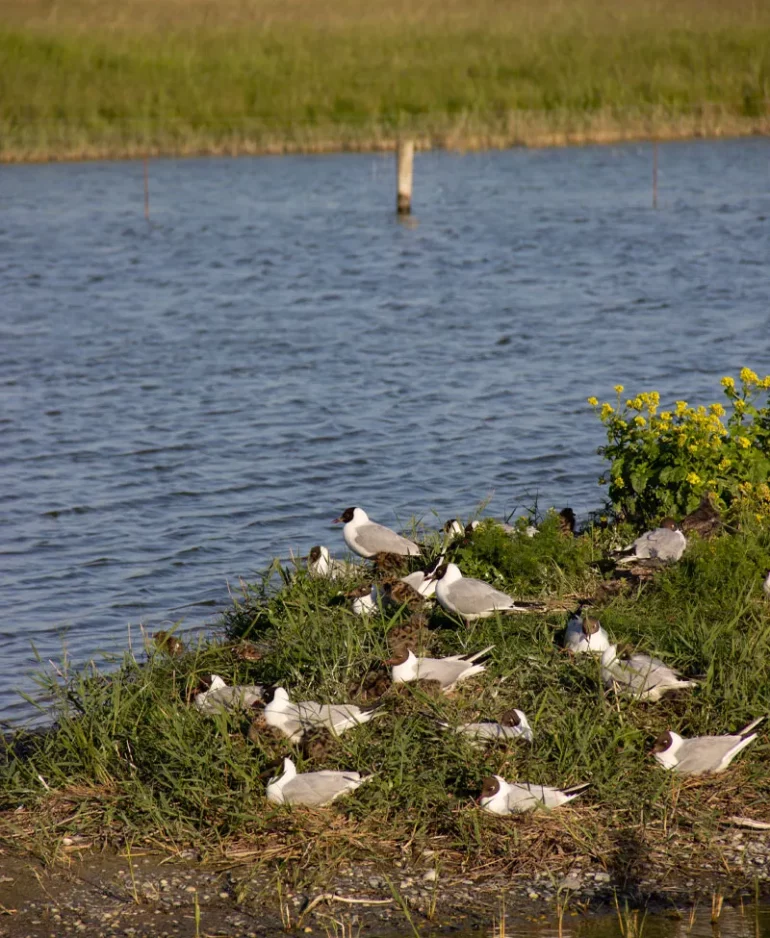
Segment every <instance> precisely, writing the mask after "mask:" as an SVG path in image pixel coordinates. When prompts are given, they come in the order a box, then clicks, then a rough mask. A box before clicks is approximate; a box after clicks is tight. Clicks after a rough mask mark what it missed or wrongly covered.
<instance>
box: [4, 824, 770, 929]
mask: <svg viewBox="0 0 770 938" xmlns="http://www.w3.org/2000/svg"><path fill="white" fill-rule="evenodd" d="M690 846H691V847H697V845H696V844H691V845H690ZM698 853H699V859H698V861H697V863H696V862H694V858H695V857H696V855H697V854H698ZM80 854H81V851H79V850H78V844H77V843H73V842H72V841H70V842H66V839H65V842H64V844H63V859H62V861H61V862H59V863H57V864H54V865H51V866H48V867H46V866H44V865H43V864H41V863H40V862H39V861H38V860H37V859H35V858H34V857H33V856H31V855H26V856H22V855H12V854H10V853H8V852H5V853H4V855H3V856H2V857H0V913H1V914H0V936H8V938H21V936H30V938H38V936H41V938H42V936H46V938H47V936H52V935H55V936H58V935H83V936H100V938H116V936H129V938H143V936H147V938H150V936H160V938H163V936H168V938H171V936H175V938H176V936H179V938H186V936H195V935H197V934H208V935H218V936H248V938H261V936H263V935H273V934H276V933H277V932H283V931H287V930H290V931H291V930H296V931H298V932H303V933H311V932H315V933H317V934H325V933H327V932H328V931H329V925H330V923H332V922H334V921H335V920H336V921H337V922H339V921H344V922H346V923H349V924H350V925H351V926H352V927H354V928H356V929H358V930H359V931H360V932H361V933H366V934H372V935H388V934H396V933H398V934H403V933H404V929H405V928H408V929H410V930H411V927H410V919H411V923H412V924H413V925H414V927H416V928H417V929H420V928H430V929H431V931H441V930H442V929H451V930H453V931H456V930H457V929H462V930H463V931H473V930H475V929H479V928H487V929H488V927H489V926H490V925H491V923H492V922H493V921H494V920H495V919H499V917H500V915H501V911H502V910H503V909H504V910H505V914H506V915H507V916H508V917H514V918H515V917H517V916H525V917H531V916H532V915H537V916H539V917H543V916H545V917H546V919H549V918H553V920H554V921H556V918H557V915H558V910H559V907H560V906H561V908H562V909H563V910H564V911H565V912H567V913H570V914H572V913H575V912H578V913H600V912H602V911H604V912H608V911H611V910H613V909H614V905H615V901H616V897H617V898H618V899H620V900H621V901H627V902H628V903H629V904H630V905H632V906H634V907H642V908H646V909H647V910H648V911H660V912H671V911H672V910H675V909H680V910H681V909H685V908H691V907H692V906H693V904H694V903H696V902H699V901H700V902H704V901H705V902H706V903H708V902H711V901H712V897H713V896H715V895H716V896H720V897H724V899H725V900H726V903H727V906H728V907H729V904H730V903H738V902H741V903H742V902H743V901H744V900H745V901H747V902H752V901H754V900H755V899H758V898H760V897H766V896H767V895H770V832H767V831H753V830H740V829H736V828H730V829H728V830H725V831H724V832H722V833H720V835H719V836H718V837H715V838H713V839H712V840H711V841H710V842H709V843H703V844H701V845H700V850H699V851H697V850H696V851H695V852H693V853H692V854H691V857H690V860H689V862H687V861H686V860H684V861H683V863H682V864H681V865H680V866H679V868H678V874H677V875H676V876H672V875H671V869H670V864H669V863H666V864H656V862H655V857H654V855H653V856H650V857H647V858H645V859H644V860H642V859H641V858H639V860H638V862H637V863H634V862H633V858H629V863H628V865H627V866H626V868H625V869H624V870H621V869H616V870H613V871H610V870H608V869H604V868H603V867H602V865H601V864H600V863H598V862H597V861H596V859H590V858H585V859H584V860H583V861H579V860H576V859H575V858H574V857H573V858H570V860H569V861H568V862H567V863H566V864H565V865H564V866H560V865H559V862H558V861H559V858H558V857H555V858H554V860H555V863H554V868H553V869H552V870H548V871H543V872H542V873H536V874H535V875H531V874H527V875H517V874H516V871H515V870H514V871H510V872H498V873H494V874H492V875H488V876H485V875H484V874H483V872H482V873H478V872H477V873H475V874H463V873H462V872H453V871H445V870H443V869H442V866H441V862H440V857H437V856H436V854H435V852H434V851H430V850H428V851H424V852H423V853H422V854H421V855H420V856H419V857H417V858H416V859H409V860H404V861H396V862H395V863H394V864H393V865H392V866H391V867H390V868H388V869H385V868H384V867H383V865H382V864H370V863H355V864H351V865H350V867H349V868H348V869H346V870H342V871H340V872H338V873H337V874H336V875H335V876H334V877H333V878H331V879H329V880H328V881H326V882H324V883H323V885H318V884H315V885H298V886H296V887H293V888H292V887H291V886H290V885H287V884H286V877H287V876H294V877H295V878H296V879H297V880H298V879H299V877H300V876H301V875H302V871H301V870H299V869H294V870H291V869H287V868H284V870H283V875H284V877H285V879H284V882H283V885H281V886H280V887H279V885H278V880H277V878H276V875H275V874H274V873H270V872H265V870H264V869H261V870H259V871H256V872H255V869H254V868H253V867H250V866H249V865H244V864H239V865H236V866H231V867H230V868H228V869H222V868H211V867H205V866H203V865H201V864H200V863H199V862H197V860H196V858H195V857H194V856H193V854H192V853H190V854H189V855H188V856H187V857H186V858H183V859H179V858H176V859H174V860H169V859H167V858H163V857H162V856H159V855H156V854H133V855H132V856H131V858H130V860H129V858H128V857H127V856H125V855H120V856H118V855H115V854H95V853H93V852H91V851H88V852H86V853H85V855H80Z"/></svg>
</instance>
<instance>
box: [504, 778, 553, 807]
mask: <svg viewBox="0 0 770 938" xmlns="http://www.w3.org/2000/svg"><path fill="white" fill-rule="evenodd" d="M549 791H550V789H549V788H545V787H544V786H543V785H530V784H528V783H521V784H517V785H511V786H510V788H509V789H508V810H509V811H511V812H512V813H514V814H521V813H522V812H524V811H531V810H532V809H533V808H536V807H537V806H538V805H540V804H545V803H546V802H545V799H546V797H547V792H549Z"/></svg>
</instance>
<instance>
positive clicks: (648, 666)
mask: <svg viewBox="0 0 770 938" xmlns="http://www.w3.org/2000/svg"><path fill="white" fill-rule="evenodd" d="M602 680H603V681H604V684H605V685H606V686H607V687H614V688H615V690H616V691H621V692H623V693H626V694H629V695H630V696H632V697H636V698H637V699H638V700H649V701H656V700H660V698H661V697H662V696H663V695H664V694H667V693H668V692H669V691H672V690H679V689H680V688H684V687H695V686H696V684H697V682H696V681H687V680H684V679H683V678H682V676H681V675H680V674H679V672H678V671H675V670H674V669H673V668H670V667H669V666H668V665H667V664H664V663H663V662H662V661H661V660H660V658H653V657H651V656H650V655H645V654H643V653H642V652H634V651H630V652H627V653H620V654H619V653H618V649H617V647H616V646H615V645H609V646H608V647H607V648H606V649H605V650H604V652H603V653H602Z"/></svg>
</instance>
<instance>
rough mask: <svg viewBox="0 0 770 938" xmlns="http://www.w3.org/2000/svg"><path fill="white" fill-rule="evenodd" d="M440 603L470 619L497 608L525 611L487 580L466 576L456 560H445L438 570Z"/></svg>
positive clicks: (482, 615) (437, 595)
mask: <svg viewBox="0 0 770 938" xmlns="http://www.w3.org/2000/svg"><path fill="white" fill-rule="evenodd" d="M434 576H435V579H436V599H437V600H438V601H439V605H440V606H441V607H442V608H444V609H446V611H447V612H452V613H454V614H455V615H457V616H460V618H462V619H465V621H466V622H473V621H474V620H475V619H485V618H487V616H491V615H494V613H495V612H523V611H524V610H522V609H520V608H519V607H518V606H517V605H516V604H515V602H514V601H513V599H512V598H511V597H510V596H509V595H508V594H507V593H503V592H501V591H500V590H498V589H495V588H494V586H490V585H489V583H485V582H484V581H483V580H475V579H473V578H472V577H464V576H463V575H462V573H461V572H460V568H459V567H458V566H457V564H454V563H445V564H443V566H441V567H439V568H438V570H436V573H435V574H434Z"/></svg>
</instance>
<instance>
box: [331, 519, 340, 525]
mask: <svg viewBox="0 0 770 938" xmlns="http://www.w3.org/2000/svg"><path fill="white" fill-rule="evenodd" d="M332 524H342V518H335V519H334V520H333V521H332Z"/></svg>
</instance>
